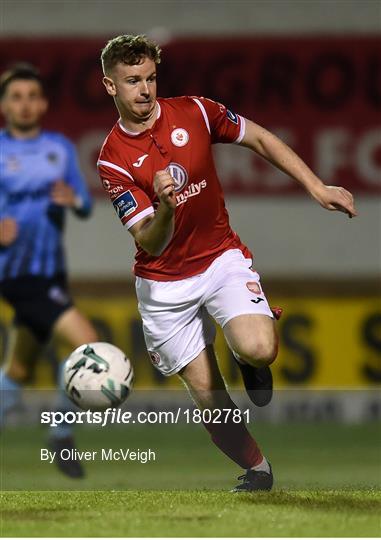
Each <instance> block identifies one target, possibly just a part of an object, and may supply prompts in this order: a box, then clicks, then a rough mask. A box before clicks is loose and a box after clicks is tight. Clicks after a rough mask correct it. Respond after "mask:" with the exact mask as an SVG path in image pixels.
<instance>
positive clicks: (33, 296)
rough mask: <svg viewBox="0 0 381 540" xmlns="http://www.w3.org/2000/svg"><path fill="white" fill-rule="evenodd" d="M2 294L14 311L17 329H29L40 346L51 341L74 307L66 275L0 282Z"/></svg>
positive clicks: (27, 277) (26, 277)
mask: <svg viewBox="0 0 381 540" xmlns="http://www.w3.org/2000/svg"><path fill="white" fill-rule="evenodd" d="M0 293H1V296H2V297H3V298H4V299H5V300H6V301H7V302H9V304H10V305H11V306H12V307H13V309H14V311H15V323H16V325H18V326H26V327H27V328H28V329H29V330H30V331H31V332H32V333H33V334H34V336H35V337H36V338H37V340H38V341H40V342H41V343H45V342H46V341H47V340H48V339H49V338H50V336H51V333H52V329H53V326H54V324H55V322H56V321H57V319H58V318H59V317H60V316H61V315H62V313H64V312H65V311H66V310H67V309H69V308H70V307H72V306H73V302H72V299H71V298H70V295H69V292H68V286H67V279H66V276H65V275H64V274H57V275H56V276H53V277H51V278H46V277H40V276H22V277H18V278H14V279H5V280H3V281H1V282H0Z"/></svg>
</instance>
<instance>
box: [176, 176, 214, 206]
mask: <svg viewBox="0 0 381 540" xmlns="http://www.w3.org/2000/svg"><path fill="white" fill-rule="evenodd" d="M207 185H208V184H207V181H206V180H205V179H204V180H201V182H199V183H198V184H194V183H193V182H192V184H191V185H190V186H189V187H188V188H187V189H186V190H185V191H184V192H183V193H179V195H176V201H177V206H180V204H184V203H186V202H187V200H188V199H189V198H190V197H195V196H196V195H200V193H201V190H202V189H204V188H206V186H207Z"/></svg>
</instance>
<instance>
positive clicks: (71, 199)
mask: <svg viewBox="0 0 381 540" xmlns="http://www.w3.org/2000/svg"><path fill="white" fill-rule="evenodd" d="M50 195H51V197H52V201H53V202H54V204H57V205H58V206H70V207H75V206H76V198H75V193H74V190H73V188H72V187H71V186H69V184H67V183H66V182H65V181H64V180H57V182H55V183H54V184H53V188H52V190H51V192H50Z"/></svg>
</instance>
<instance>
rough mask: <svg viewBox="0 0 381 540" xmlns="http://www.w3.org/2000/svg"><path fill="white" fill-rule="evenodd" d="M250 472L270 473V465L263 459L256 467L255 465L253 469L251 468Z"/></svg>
mask: <svg viewBox="0 0 381 540" xmlns="http://www.w3.org/2000/svg"><path fill="white" fill-rule="evenodd" d="M252 470H254V471H264V472H267V473H270V464H269V462H268V461H267V459H266V458H265V457H263V459H262V461H261V462H260V463H258V465H255V466H254V467H252Z"/></svg>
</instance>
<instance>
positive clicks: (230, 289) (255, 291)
mask: <svg viewBox="0 0 381 540" xmlns="http://www.w3.org/2000/svg"><path fill="white" fill-rule="evenodd" d="M250 264H251V261H249V260H247V259H245V258H244V257H243V255H242V253H241V252H240V251H239V250H230V251H227V252H225V253H224V254H223V255H222V256H221V257H219V259H217V260H216V261H215V263H214V269H213V279H211V280H210V286H209V289H208V294H207V296H206V298H205V306H206V308H207V310H208V312H209V313H210V314H211V315H212V316H213V317H214V319H215V320H216V321H217V322H218V324H219V325H220V326H221V327H222V328H223V331H224V334H225V337H226V340H227V343H228V345H229V347H230V348H231V350H232V352H233V355H234V357H235V358H236V360H237V364H238V366H239V368H240V370H241V373H242V376H243V380H244V383H245V387H246V390H247V393H248V395H249V397H250V399H251V400H252V401H253V403H255V405H258V406H263V405H266V404H267V403H269V401H270V400H271V397H272V374H271V371H270V368H269V365H270V364H271V363H272V362H273V361H274V360H275V358H276V355H277V350H278V338H277V334H276V329H275V325H274V315H273V313H272V311H271V308H270V306H269V305H268V302H267V299H266V297H265V295H264V293H263V290H262V287H261V284H260V281H259V275H258V274H257V272H254V271H252V270H251V269H250Z"/></svg>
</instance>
